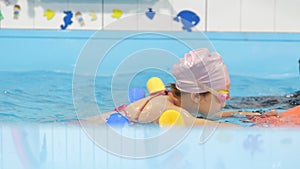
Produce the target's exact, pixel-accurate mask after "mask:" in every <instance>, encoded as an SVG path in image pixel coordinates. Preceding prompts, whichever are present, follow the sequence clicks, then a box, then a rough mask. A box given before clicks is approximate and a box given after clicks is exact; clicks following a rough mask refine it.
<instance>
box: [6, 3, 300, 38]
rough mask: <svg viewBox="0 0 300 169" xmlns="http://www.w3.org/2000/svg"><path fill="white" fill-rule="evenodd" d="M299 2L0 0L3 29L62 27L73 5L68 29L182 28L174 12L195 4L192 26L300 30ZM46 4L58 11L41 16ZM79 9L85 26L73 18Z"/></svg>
mask: <svg viewBox="0 0 300 169" xmlns="http://www.w3.org/2000/svg"><path fill="white" fill-rule="evenodd" d="M14 4H19V5H20V6H21V11H20V16H19V19H13V5H14ZM299 6H300V0H226V1H224V0H185V1H184V2H183V1H182V0H126V1H124V0H103V1H102V0H86V1H81V0H60V1H51V0H11V4H10V5H6V4H5V1H4V0H0V10H1V12H2V14H3V16H4V19H3V20H1V21H0V29H57V30H59V29H60V25H61V24H63V18H64V16H65V14H64V13H63V11H65V10H71V11H72V12H73V15H74V17H73V19H72V21H73V24H72V25H71V26H70V27H68V29H85V30H102V29H103V30H152V31H155V30H158V31H183V30H182V24H181V23H179V22H175V21H174V20H173V18H174V17H175V16H176V15H177V14H178V13H179V12H180V11H182V10H191V11H193V12H195V13H196V14H197V15H198V16H200V18H201V21H200V23H199V24H198V25H196V26H195V27H194V28H192V30H193V31H222V32H227V31H228V32H300V19H299V16H300V10H298V7H299ZM148 8H152V9H153V11H154V12H156V15H155V16H154V18H153V19H152V20H151V19H149V18H147V16H146V15H145V12H147V11H148ZM47 9H50V10H53V11H54V12H55V16H54V17H53V18H52V19H51V20H47V19H46V17H45V16H43V15H44V12H45V11H46V10H47ZM114 9H118V10H121V11H122V15H121V16H120V18H113V17H112V15H113V10H114ZM77 11H80V12H81V13H82V17H83V20H84V23H85V24H84V26H81V25H80V24H79V22H78V21H77V20H76V18H75V13H76V12H77ZM92 13H93V14H94V16H95V17H96V18H97V19H96V20H92V16H91V15H92Z"/></svg>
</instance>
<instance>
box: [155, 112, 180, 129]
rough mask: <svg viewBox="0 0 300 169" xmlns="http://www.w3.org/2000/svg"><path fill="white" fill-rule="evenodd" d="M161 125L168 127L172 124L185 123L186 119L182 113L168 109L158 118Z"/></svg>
mask: <svg viewBox="0 0 300 169" xmlns="http://www.w3.org/2000/svg"><path fill="white" fill-rule="evenodd" d="M158 124H159V126H160V127H167V126H170V125H179V126H182V125H184V120H183V118H182V116H181V114H180V113H179V112H178V111H176V110H167V111H165V112H163V113H162V115H161V116H160V118H159V120H158Z"/></svg>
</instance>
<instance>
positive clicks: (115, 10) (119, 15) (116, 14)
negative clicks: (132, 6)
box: [111, 9, 123, 19]
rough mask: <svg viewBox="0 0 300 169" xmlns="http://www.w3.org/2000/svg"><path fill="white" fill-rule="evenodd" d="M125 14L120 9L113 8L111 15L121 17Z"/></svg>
mask: <svg viewBox="0 0 300 169" xmlns="http://www.w3.org/2000/svg"><path fill="white" fill-rule="evenodd" d="M122 14H123V11H122V10H120V9H113V14H112V15H111V17H112V18H117V19H120V18H121V16H122Z"/></svg>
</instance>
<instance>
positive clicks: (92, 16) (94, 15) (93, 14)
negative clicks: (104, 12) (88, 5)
mask: <svg viewBox="0 0 300 169" xmlns="http://www.w3.org/2000/svg"><path fill="white" fill-rule="evenodd" d="M90 16H91V21H95V20H97V14H96V12H95V11H91V12H90Z"/></svg>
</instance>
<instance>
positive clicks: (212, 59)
mask: <svg viewBox="0 0 300 169" xmlns="http://www.w3.org/2000/svg"><path fill="white" fill-rule="evenodd" d="M172 73H173V75H174V76H175V78H176V87H177V88H178V89H179V90H181V91H184V92H189V93H204V92H207V90H205V89H203V88H201V87H200V86H199V85H198V83H199V82H200V83H202V84H205V85H206V86H208V87H210V88H212V89H226V86H228V85H229V84H230V78H229V75H228V70H227V67H226V65H225V64H224V63H223V60H222V58H221V55H220V54H219V53H217V52H213V53H209V51H208V49H206V48H200V49H196V50H192V51H190V52H189V53H187V54H185V56H184V58H181V59H179V62H178V63H176V64H175V65H174V66H173V69H172Z"/></svg>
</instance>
